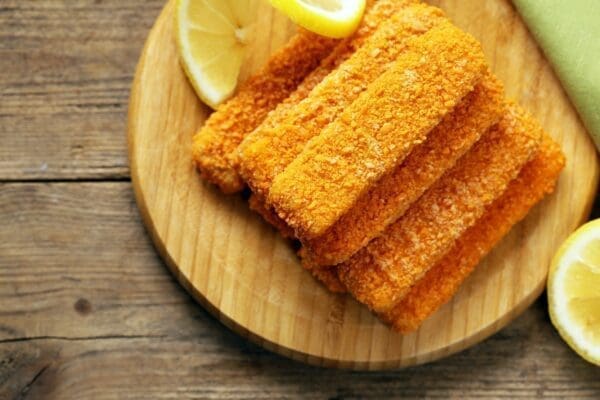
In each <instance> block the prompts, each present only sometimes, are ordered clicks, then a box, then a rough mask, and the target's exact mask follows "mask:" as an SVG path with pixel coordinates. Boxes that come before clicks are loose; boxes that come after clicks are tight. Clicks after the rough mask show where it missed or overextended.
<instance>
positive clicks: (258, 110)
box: [192, 30, 338, 193]
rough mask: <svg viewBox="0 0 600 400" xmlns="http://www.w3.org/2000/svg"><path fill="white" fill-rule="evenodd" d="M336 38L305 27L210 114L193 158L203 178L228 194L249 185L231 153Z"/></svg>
mask: <svg viewBox="0 0 600 400" xmlns="http://www.w3.org/2000/svg"><path fill="white" fill-rule="evenodd" d="M337 43H338V41H337V40H334V39H330V38H325V37H322V36H319V35H317V34H314V33H312V32H308V31H305V30H301V31H300V32H299V33H298V34H296V35H295V36H294V37H293V38H292V39H291V40H290V41H289V42H288V43H287V44H286V45H285V46H284V47H283V48H282V49H281V50H279V51H277V52H276V53H275V54H274V55H273V56H272V57H271V58H270V59H269V61H268V62H267V64H266V65H265V66H264V67H263V68H262V69H261V70H260V71H259V72H258V73H256V74H255V75H253V76H252V77H250V78H249V79H248V80H247V81H246V82H245V83H244V84H242V85H241V87H240V88H239V90H238V92H237V94H236V95H235V96H234V97H232V98H231V99H229V100H228V101H227V102H225V103H224V104H222V105H221V106H219V108H218V109H217V110H216V111H215V112H213V113H212V114H211V116H210V117H209V118H208V120H206V122H205V124H204V125H203V126H202V128H201V129H200V131H199V132H198V133H197V134H196V135H194V138H193V143H192V157H193V159H194V162H195V164H196V167H197V168H198V169H199V171H200V174H201V175H202V177H203V178H204V179H206V180H208V181H209V182H212V183H214V184H215V185H217V186H219V188H220V189H221V190H222V191H223V192H225V193H234V192H237V191H240V190H241V189H243V188H244V182H243V181H242V179H241V178H240V176H239V175H238V174H237V172H236V171H235V170H234V169H233V167H232V165H231V162H230V161H229V157H230V155H231V154H232V153H233V152H234V150H235V148H236V147H237V146H238V144H239V143H240V142H241V141H242V139H243V138H244V136H245V135H246V134H247V133H248V132H251V131H252V130H253V129H254V128H256V127H257V126H258V125H259V124H260V123H261V122H262V121H263V119H264V118H265V117H266V115H267V113H268V112H269V111H270V110H272V109H274V108H275V106H277V104H279V103H280V102H281V101H283V100H284V99H285V98H286V97H288V96H289V95H290V93H291V92H292V91H294V90H295V89H296V87H297V86H298V84H299V83H300V82H302V80H303V79H304V78H305V77H306V76H307V75H308V74H309V73H310V72H311V71H312V70H314V69H315V68H316V67H317V66H318V65H319V62H320V61H321V60H322V59H324V58H325V57H326V56H327V55H328V54H329V53H330V52H331V50H332V49H333V48H334V47H335V45H336V44H337Z"/></svg>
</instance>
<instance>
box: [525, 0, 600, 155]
mask: <svg viewBox="0 0 600 400" xmlns="http://www.w3.org/2000/svg"><path fill="white" fill-rule="evenodd" d="M513 3H514V4H515V6H516V7H517V10H518V11H519V13H520V14H521V16H522V17H523V19H524V20H525V23H526V24H527V26H528V27H529V30H530V31H531V32H532V33H533V35H534V36H535V38H536V39H537V41H538V43H539V44H540V46H541V47H542V48H543V49H544V53H545V54H546V57H548V59H549V60H550V62H551V63H552V65H553V66H554V70H555V71H556V73H557V74H558V77H559V78H560V80H561V82H562V84H563V87H564V88H565V90H566V91H567V93H568V94H569V97H570V98H571V101H572V102H573V104H574V105H575V107H576V108H577V111H578V112H579V116H580V117H581V119H582V120H583V123H584V124H585V126H586V128H587V130H588V131H589V132H590V134H591V135H592V138H593V139H594V142H595V143H596V147H597V148H598V149H599V150H600V1H599V0H513Z"/></svg>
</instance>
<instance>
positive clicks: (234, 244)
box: [129, 0, 599, 369]
mask: <svg viewBox="0 0 600 400" xmlns="http://www.w3.org/2000/svg"><path fill="white" fill-rule="evenodd" d="M432 3H434V4H435V5H438V6H440V7H441V8H443V9H444V10H445V11H446V12H447V14H448V15H449V16H450V17H451V19H452V20H453V21H454V22H455V23H456V24H457V25H458V26H460V27H461V28H463V29H465V30H467V31H469V32H471V33H472V34H473V35H475V37H477V38H478V39H479V40H481V41H482V43H483V47H484V50H485V52H486V55H487V57H488V60H489V62H490V64H491V65H492V68H493V69H494V71H495V72H496V74H497V75H498V76H499V77H500V78H501V79H502V80H503V81H504V83H505V85H506V89H507V93H508V94H509V96H511V97H514V98H517V99H518V100H519V101H520V102H521V104H523V105H524V106H525V107H526V108H528V109H529V110H531V111H532V112H533V114H535V115H536V116H537V117H538V118H539V120H540V121H541V123H542V124H543V125H544V127H545V128H546V130H547V131H548V132H550V133H551V134H552V135H553V136H554V137H555V138H556V139H557V140H559V141H560V142H561V143H562V146H563V149H564V151H565V153H566V155H567V158H568V165H567V168H566V170H565V171H564V172H563V174H562V176H561V178H560V181H559V185H558V188H557V191H556V192H555V194H554V195H552V196H551V197H549V198H547V199H546V200H545V201H544V202H543V203H542V204H541V205H538V206H537V207H536V208H535V209H534V210H533V211H532V212H531V213H530V215H529V216H528V217H527V219H526V220H525V221H523V222H522V223H520V224H519V225H518V226H516V227H515V228H514V229H513V230H512V231H511V233H510V234H509V235H508V236H507V237H506V238H505V239H504V240H503V241H502V243H501V244H500V245H499V246H497V248H496V249H495V250H494V251H493V252H492V253H491V254H490V255H489V256H488V257H487V258H486V259H485V260H484V261H483V262H482V263H481V265H480V266H479V267H478V269H477V270H476V272H475V273H474V274H473V275H472V276H471V277H470V278H469V279H468V280H467V282H465V284H464V285H463V287H462V288H461V290H460V291H459V293H458V294H457V295H456V296H455V297H454V299H453V300H452V301H451V302H450V303H449V304H446V305H445V306H444V307H443V308H441V309H440V310H439V311H438V312H437V313H436V314H434V315H433V316H432V317H431V318H430V319H428V320H427V321H426V322H425V323H424V324H423V326H422V327H421V329H419V330H418V331H417V332H415V333H413V334H411V335H407V336H401V335H400V334H397V333H394V332H392V331H391V330H390V329H388V328H387V327H386V326H385V325H383V324H382V323H380V322H379V321H378V320H377V319H376V318H375V317H374V316H372V315H371V314H370V313H369V311H368V310H367V309H366V308H365V307H363V306H361V305H359V304H358V303H357V302H355V301H354V300H353V299H352V298H350V297H348V296H341V295H333V294H330V293H329V292H327V291H326V290H325V289H324V288H323V287H322V286H321V285H319V284H318V283H317V282H316V281H314V280H313V279H312V277H311V276H310V275H309V274H308V273H307V272H306V271H304V270H303V269H302V268H301V267H300V264H299V262H298V260H297V258H296V256H295V254H294V252H293V250H292V249H291V247H290V246H289V244H288V243H286V242H285V241H284V240H282V239H280V238H279V237H278V235H277V234H276V232H275V231H274V230H273V229H271V228H270V227H269V226H268V225H267V224H266V223H264V222H263V221H262V220H261V219H260V218H259V217H258V216H257V215H254V214H253V213H252V212H250V210H249V209H248V207H247V204H246V203H245V202H244V201H243V199H242V198H241V197H239V196H224V195H222V194H220V193H219V192H218V191H217V190H216V189H215V188H213V187H211V186H210V185H208V184H206V183H203V182H202V181H201V180H200V179H199V177H198V174H197V173H196V171H195V170H194V168H193V166H192V161H191V156H190V145H191V137H192V135H193V134H194V133H195V132H196V131H197V130H198V128H199V127H200V126H201V125H202V123H203V121H204V120H205V119H206V117H207V115H208V114H209V110H208V109H207V108H206V107H205V106H203V105H202V104H201V103H200V102H199V101H198V99H197V98H196V96H195V94H194V92H193V90H192V89H191V87H190V85H189V84H188V82H187V80H186V78H185V75H184V74H183V72H182V70H181V68H180V66H179V64H178V59H177V51H176V47H175V43H174V40H173V26H172V25H173V18H172V17H173V11H174V1H170V2H169V3H168V4H167V5H166V7H165V9H164V10H163V12H162V14H161V15H160V17H159V18H158V20H157V22H156V24H155V25H154V28H153V29H152V31H151V32H150V35H149V37H148V40H147V43H146V46H145V48H144V51H143V54H142V56H141V59H140V62H139V65H138V69H137V73H136V77H135V81H134V83H133V88H132V92H131V101H130V106H129V153H130V162H131V175H132V180H133V184H134V188H135V193H136V197H137V202H138V205H139V208H140V210H141V213H142V216H143V219H144V221H145V223H146V226H147V227H148V229H149V231H150V233H151V235H152V238H153V240H154V242H155V244H156V247H157V248H158V250H159V252H160V254H161V255H162V257H163V258H164V259H165V260H166V262H167V264H168V265H169V267H170V268H171V269H172V271H173V273H174V274H175V275H176V276H177V278H178V279H179V281H180V282H181V283H182V284H183V286H185V288H186V289H187V290H189V291H190V292H191V293H192V294H193V296H194V297H195V298H196V299H197V300H198V301H199V302H200V303H201V304H202V305H203V306H205V307H206V308H207V309H209V310H210V311H211V312H212V313H213V314H214V315H216V316H217V317H218V318H219V319H220V320H221V321H222V322H223V323H224V324H225V325H227V326H228V327H230V328H231V329H233V330H235V331H236V332H238V333H239V334H240V335H243V336H245V337H248V338H250V339H251V340H253V341H255V342H258V343H260V344H262V345H263V346H265V347H266V348H268V349H271V350H273V351H276V352H278V353H281V354H283V355H286V356H289V357H291V358H294V359H297V360H301V361H305V362H308V363H311V364H318V365H326V366H336V367H343V368H354V369H381V368H393V367H399V366H407V365H414V364H418V363H423V362H427V361H431V360H435V359H438V358H441V357H444V356H447V355H449V354H452V353H454V352H456V351H459V350H461V349H464V348H466V347H467V346H470V345H472V344H474V343H477V342H479V341H481V340H482V339H484V338H486V337H487V336H489V335H490V334H492V333H494V332H496V331H497V330H498V329H500V328H501V327H503V326H504V325H505V324H507V323H508V322H509V321H510V320H511V319H513V318H514V317H515V316H517V315H518V314H519V313H520V312H522V311H523V310H524V309H525V308H526V307H527V306H529V305H530V304H531V303H532V302H533V300H534V299H535V298H536V297H537V296H538V295H539V294H540V293H541V291H542V290H543V288H544V284H545V277H546V272H547V267H548V264H549V261H550V259H551V257H552V254H553V253H554V251H555V249H556V248H557V246H558V244H559V243H560V242H561V241H562V240H563V239H564V238H565V237H566V236H567V235H568V234H569V233H570V232H571V231H572V230H573V229H574V228H575V227H577V226H578V225H579V224H580V223H581V222H582V221H583V220H584V218H585V217H586V216H587V215H588V212H589V210H590V207H591V202H592V199H593V197H594V195H595V193H596V187H597V182H598V170H599V168H598V160H597V156H596V152H595V149H594V146H593V144H592V142H591V140H590V139H589V138H588V137H587V135H586V133H585V130H584V128H583V127H582V125H581V123H580V121H579V119H578V117H577V115H576V113H575V111H574V109H573V108H572V106H571V104H570V103H569V101H568V99H567V98H566V96H565V94H564V92H563V91H562V89H561V86H560V84H559V82H558V81H557V79H556V77H555V76H554V75H553V73H552V70H551V68H550V67H549V65H548V64H547V62H546V61H545V59H544V57H543V55H542V54H541V52H540V50H539V49H538V47H537V46H536V44H535V42H534V41H533V40H532V38H531V37H530V35H529V33H528V32H527V30H526V28H525V27H524V25H523V23H522V22H521V20H520V19H519V17H518V16H517V15H516V13H515V10H514V9H513V8H512V6H511V4H510V2H508V1H501V0H493V1H492V0H488V1H485V2H481V1H478V0H472V1H465V0H441V1H435V2H432ZM256 10H257V13H258V14H257V15H259V18H260V22H259V24H257V25H258V28H259V29H258V31H257V40H256V42H255V43H254V45H253V46H254V48H253V49H252V51H249V54H250V56H249V58H248V60H247V62H246V63H245V65H246V68H245V70H244V71H243V76H247V75H248V73H249V72H251V71H252V70H254V69H256V68H257V67H258V66H260V65H262V63H263V62H264V61H265V60H266V58H267V57H268V55H269V53H270V52H272V51H273V50H274V49H276V48H278V47H279V46H281V45H282V44H283V43H284V42H285V41H286V40H287V38H288V37H289V36H290V35H291V34H292V33H293V32H294V27H293V26H292V25H291V24H290V23H289V22H287V20H286V19H285V18H284V17H282V16H281V15H278V14H276V13H274V12H273V11H272V10H271V9H270V7H269V6H268V5H266V4H264V3H263V2H262V1H258V0H257V2H256Z"/></svg>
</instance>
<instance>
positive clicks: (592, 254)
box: [548, 220, 600, 365]
mask: <svg viewBox="0 0 600 400" xmlns="http://www.w3.org/2000/svg"><path fill="white" fill-rule="evenodd" d="M548 307H549V311H550V318H551V319H552V323H553V324H554V326H556V328H557V329H558V331H559V333H560V335H561V336H562V338H563V339H564V340H565V341H566V342H567V343H568V344H569V346H571V347H572V348H573V350H575V351H576V352H577V353H578V354H579V355H581V356H582V357H583V358H585V359H586V360H588V361H589V362H591V363H593V364H596V365H600V220H595V221H592V222H589V223H587V224H585V225H583V226H582V227H581V228H579V229H578V230H577V231H575V232H574V233H573V234H572V235H571V236H570V237H569V238H568V239H567V240H566V241H565V243H564V244H563V245H562V246H561V247H560V249H559V251H558V253H557V254H556V256H555V257H554V259H553V261H552V266H551V267H550V273H549V275H548Z"/></svg>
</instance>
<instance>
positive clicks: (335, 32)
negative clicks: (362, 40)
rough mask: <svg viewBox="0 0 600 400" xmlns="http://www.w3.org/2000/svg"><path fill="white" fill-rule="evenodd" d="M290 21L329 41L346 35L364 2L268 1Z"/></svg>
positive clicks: (323, 0)
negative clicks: (325, 37)
mask: <svg viewBox="0 0 600 400" xmlns="http://www.w3.org/2000/svg"><path fill="white" fill-rule="evenodd" d="M269 1H270V2H271V4H272V5H273V6H274V7H275V8H277V9H278V10H280V11H281V12H283V13H284V14H286V15H287V16H288V17H289V18H290V19H291V20H292V21H294V22H295V23H297V24H298V25H300V26H302V27H304V28H306V29H308V30H309V31H312V32H315V33H318V34H319V35H323V36H328V37H332V38H343V37H347V36H350V35H351V34H352V33H353V32H354V31H355V30H356V28H357V27H358V24H359V23H360V20H361V18H362V16H363V13H364V11H365V0H269Z"/></svg>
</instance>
